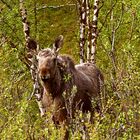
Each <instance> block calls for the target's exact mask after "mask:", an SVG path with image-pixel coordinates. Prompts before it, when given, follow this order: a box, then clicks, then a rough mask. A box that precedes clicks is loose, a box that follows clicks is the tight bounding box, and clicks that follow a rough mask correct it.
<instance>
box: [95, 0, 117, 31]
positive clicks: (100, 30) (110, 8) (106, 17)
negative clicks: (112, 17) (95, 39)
mask: <svg viewBox="0 0 140 140" xmlns="http://www.w3.org/2000/svg"><path fill="white" fill-rule="evenodd" d="M116 4H117V0H116V1H115V3H114V4H113V5H112V6H111V8H110V10H109V11H108V12H107V14H106V16H105V19H104V21H103V23H102V26H101V28H100V29H99V30H98V33H100V32H101V30H102V28H103V27H104V25H105V23H106V20H107V17H108V15H109V14H110V13H111V12H112V10H113V8H114V7H115V6H116Z"/></svg>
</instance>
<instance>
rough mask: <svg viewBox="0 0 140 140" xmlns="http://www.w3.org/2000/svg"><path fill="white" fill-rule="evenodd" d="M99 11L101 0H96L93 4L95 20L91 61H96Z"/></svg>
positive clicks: (93, 21) (93, 22)
mask: <svg viewBox="0 0 140 140" xmlns="http://www.w3.org/2000/svg"><path fill="white" fill-rule="evenodd" d="M98 13H99V0H94V6H93V20H92V25H91V26H92V27H91V58H90V62H91V63H95V52H96V47H97V36H98V32H97V23H98Z"/></svg>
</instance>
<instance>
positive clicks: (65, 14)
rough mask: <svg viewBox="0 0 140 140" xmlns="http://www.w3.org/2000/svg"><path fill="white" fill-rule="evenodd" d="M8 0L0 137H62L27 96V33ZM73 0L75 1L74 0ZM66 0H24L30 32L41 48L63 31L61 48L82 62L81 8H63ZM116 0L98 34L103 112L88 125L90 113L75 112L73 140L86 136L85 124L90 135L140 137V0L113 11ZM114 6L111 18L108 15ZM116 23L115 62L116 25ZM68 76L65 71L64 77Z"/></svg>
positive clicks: (1, 31)
mask: <svg viewBox="0 0 140 140" xmlns="http://www.w3.org/2000/svg"><path fill="white" fill-rule="evenodd" d="M5 2H6V4H4V3H0V9H1V11H0V18H1V19H0V22H1V23H2V24H0V37H1V43H0V77H1V78H0V139H2V140H10V139H14V140H20V139H21V140H24V139H37V140H38V139H42V140H44V139H50V140H54V139H61V137H62V133H64V130H63V129H62V128H61V129H60V128H58V129H57V128H56V127H55V126H54V124H53V122H52V120H51V112H47V114H46V115H47V116H46V118H41V117H40V114H39V109H38V105H37V103H36V101H35V99H33V100H31V101H28V100H27V98H28V97H29V95H30V94H31V93H32V81H31V77H30V73H29V70H28V69H27V67H26V65H25V63H24V62H25V61H24V55H25V49H24V35H23V28H22V22H21V17H20V14H19V2H18V1H17V0H12V1H10V0H7V1H6V0H5ZM71 3H72V4H75V1H71ZM113 3H115V1H112V4H113ZM66 4H69V1H68V0H63V1H62V0H57V1H56V0H52V1H49V0H48V1H46V0H39V1H37V0H29V1H25V5H26V8H27V11H28V19H29V22H30V26H31V36H32V37H34V38H35V39H36V40H37V42H38V44H39V45H40V47H41V48H45V47H51V44H52V43H53V41H54V39H55V37H56V36H58V35H59V34H63V35H64V38H65V40H64V47H63V49H62V50H61V53H66V54H70V55H72V56H73V58H74V59H75V60H76V62H78V60H79V56H78V54H79V48H78V39H79V37H78V30H79V25H78V15H77V7H76V6H68V5H67V6H62V7H61V5H66ZM112 4H111V1H110V0H106V1H105V2H104V5H103V7H102V8H101V10H100V13H99V23H98V25H99V29H100V28H101V27H102V30H101V32H100V33H99V38H98V47H97V55H96V60H97V65H98V66H99V68H101V69H102V72H103V74H104V77H105V85H104V90H103V91H102V98H101V103H102V104H101V106H102V114H101V115H99V114H98V113H96V114H95V117H94V124H90V123H89V122H88V121H87V120H88V119H89V114H87V115H86V116H82V114H81V112H77V116H78V117H76V118H75V119H74V120H73V124H72V125H71V126H70V139H72V140H80V139H81V138H82V136H83V133H84V132H83V124H84V125H85V126H86V127H87V133H88V135H89V137H90V139H91V140H93V139H94V140H100V139H101V140H102V139H103V140H113V139H117V140H133V139H140V135H139V132H140V127H139V126H140V102H139V101H140V82H139V81H140V61H139V60H140V53H139V43H140V37H139V33H140V24H139V21H140V10H139V4H140V2H139V1H138V0H133V1H130V0H123V1H121V0H118V1H117V2H116V4H115V6H114V7H113V8H112V10H110V9H111V5H112ZM43 6H47V7H44V8H43ZM52 6H53V7H52ZM57 6H60V7H57ZM35 7H36V11H35ZM109 10H110V13H108V12H109ZM112 11H113V16H114V19H113V20H111V18H110V17H111V14H112V13H111V12H112ZM121 15H122V17H121ZM120 20H121V22H119V21H120ZM104 21H105V22H104ZM119 23H120V24H119ZM118 24H119V26H118V28H117V30H116V32H115V45H114V48H115V51H114V52H113V53H114V55H115V62H113V61H112V56H111V51H112V44H111V41H112V30H113V28H114V27H117V25H118ZM114 65H115V67H114ZM70 78H71V77H70V76H69V75H67V76H66V77H65V80H66V81H68V80H69V79H70ZM45 121H46V122H47V123H44V122H45Z"/></svg>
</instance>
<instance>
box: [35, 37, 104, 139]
mask: <svg viewBox="0 0 140 140" xmlns="http://www.w3.org/2000/svg"><path fill="white" fill-rule="evenodd" d="M62 44H63V36H62V35H60V36H59V37H58V38H57V39H56V40H55V42H54V44H53V48H52V49H50V48H46V49H43V50H40V51H39V53H38V55H37V59H38V73H39V77H40V79H41V81H42V85H43V87H44V93H43V98H42V102H43V106H44V109H45V111H47V110H49V108H50V106H51V105H53V115H52V116H53V117H52V119H53V121H54V123H55V124H56V125H57V124H62V123H65V124H68V118H69V116H72V118H73V117H74V114H75V111H76V110H77V109H79V110H81V111H82V112H83V113H87V112H90V113H91V118H92V117H93V112H94V110H95V109H97V110H98V111H99V110H100V107H99V104H98V103H97V104H96V105H95V107H94V108H93V107H92V102H91V100H92V99H93V100H94V99H96V98H99V97H100V89H101V85H102V83H103V80H104V79H103V75H102V73H101V72H100V70H99V69H98V68H97V67H96V66H95V64H92V63H82V64H78V65H75V64H74V61H73V60H72V58H71V57H70V56H68V55H59V50H60V48H61V47H62ZM74 86H75V87H76V91H75V93H74V94H72V90H73V87H74ZM64 93H65V95H66V96H64ZM71 96H72V98H71ZM65 97H66V98H65ZM68 98H71V103H70V104H69V105H71V110H72V111H71V112H70V111H68V109H67V106H66V100H67V99H68ZM66 135H67V136H65V138H64V139H68V134H66Z"/></svg>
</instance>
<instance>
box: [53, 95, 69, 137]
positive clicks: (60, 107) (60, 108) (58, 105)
mask: <svg viewBox="0 0 140 140" xmlns="http://www.w3.org/2000/svg"><path fill="white" fill-rule="evenodd" d="M53 104H54V115H53V121H54V123H55V124H56V125H58V124H60V125H61V127H62V128H63V130H64V131H65V132H64V136H63V138H62V139H63V140H68V138H69V131H68V116H67V110H66V107H65V102H64V98H63V97H62V96H57V97H55V98H54V102H53Z"/></svg>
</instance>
